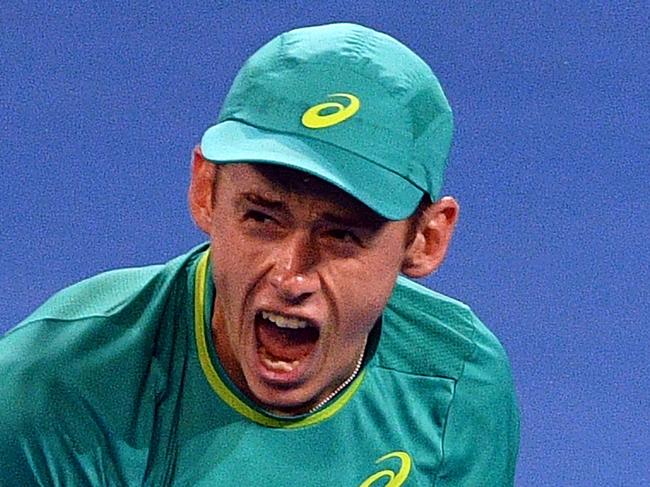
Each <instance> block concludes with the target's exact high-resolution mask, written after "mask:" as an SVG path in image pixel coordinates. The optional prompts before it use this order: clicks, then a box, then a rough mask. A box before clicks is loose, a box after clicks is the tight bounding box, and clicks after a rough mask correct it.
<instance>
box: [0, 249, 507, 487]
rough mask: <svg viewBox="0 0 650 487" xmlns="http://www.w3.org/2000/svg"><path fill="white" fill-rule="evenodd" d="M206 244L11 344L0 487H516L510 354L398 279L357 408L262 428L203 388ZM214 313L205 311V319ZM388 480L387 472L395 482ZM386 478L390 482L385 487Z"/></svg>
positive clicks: (107, 281) (1, 397) (3, 354)
mask: <svg viewBox="0 0 650 487" xmlns="http://www.w3.org/2000/svg"><path fill="white" fill-rule="evenodd" d="M205 248H206V247H205V246H201V247H198V248H196V249H193V250H192V251H191V252H190V253H188V254H186V255H184V256H181V257H179V258H177V259H175V260H173V261H171V262H169V263H168V264H166V265H164V266H153V267H146V268H140V269H131V270H120V271H113V272H109V273H106V274H102V275H100V276H97V277H94V278H92V279H90V280H87V281H83V282H81V283H79V284H77V285H74V286H72V287H70V288H68V289H66V290H64V291H62V292H60V293H58V294H57V295H55V296H54V297H53V298H51V300H49V301H48V302H47V303H45V304H44V305H43V306H42V307H41V308H40V309H39V310H37V311H36V312H35V313H34V314H33V315H32V316H31V317H29V318H28V319H27V320H25V321H24V322H23V323H22V324H21V325H19V326H18V327H17V328H15V329H14V330H12V331H10V332H9V333H8V334H7V335H6V336H5V337H3V338H2V339H0V370H1V371H2V375H3V378H2V381H0V485H3V486H4V485H12V486H13V485H21V486H23V485H24V486H30V485H61V486H62V485H65V486H71V485H74V486H76V485H155V486H164V485H199V486H200V485H206V486H208V485H220V486H242V485H259V486H286V485H309V486H326V485H327V486H329V485H351V486H357V485H361V484H362V482H363V481H364V480H366V479H368V478H370V477H371V476H372V475H373V474H377V473H378V472H384V473H383V474H377V475H378V476H379V477H380V479H379V480H377V483H375V484H373V485H375V486H378V485H385V481H386V479H387V478H388V476H389V475H391V474H392V475H395V474H396V472H397V471H399V469H400V466H401V467H404V466H405V460H404V458H405V457H402V458H401V459H400V458H398V457H397V456H392V457H388V458H386V459H384V460H382V461H379V463H375V462H377V461H378V460H379V459H380V458H381V457H383V456H384V455H386V454H389V453H392V452H397V451H400V452H405V453H406V454H407V455H408V457H407V458H410V460H411V462H412V464H411V467H410V471H409V472H408V475H407V476H406V481H405V483H404V484H403V485H436V486H452V485H453V486H474V485H480V486H499V487H502V486H507V485H512V482H513V480H512V479H513V474H514V464H515V459H516V453H517V446H518V413H517V406H516V402H515V398H514V392H513V387H512V381H511V375H510V370H509V366H508V362H507V359H506V356H505V354H504V352H503V349H502V348H501V346H500V345H499V343H498V341H497V340H496V339H495V338H494V337H493V336H492V335H491V334H490V333H489V331H488V330H487V329H486V328H485V327H484V326H483V325H482V324H481V323H480V322H479V321H478V319H477V318H476V317H475V316H474V314H473V313H472V312H471V311H470V310H469V308H467V307H466V306H465V305H463V304H461V303H458V302H456V301H454V300H451V299H449V298H446V297H444V296H441V295H439V294H436V293H433V292H431V291H428V290H426V289H425V288H423V287H421V286H419V285H417V284H413V283H412V282H410V281H407V280H405V279H402V278H400V280H399V282H398V284H397V286H396V289H395V292H394V294H393V296H392V298H391V301H390V303H389V306H388V308H387V310H386V312H385V314H384V317H383V321H382V329H381V339H380V341H379V344H378V345H377V348H376V350H375V353H374V355H373V354H371V357H369V360H367V362H366V366H365V367H366V375H365V379H364V381H363V383H362V384H361V387H360V388H359V390H358V391H357V393H356V394H355V395H354V396H353V397H352V399H351V400H350V401H349V402H348V403H347V404H346V405H345V406H344V407H343V408H342V409H341V410H340V411H339V412H337V413H336V414H335V415H334V416H333V417H331V418H330V419H328V420H326V421H323V422H320V423H318V424H315V425H313V426H309V427H306V428H301V429H295V430H288V429H281V428H267V427H264V426H261V425H259V424H257V423H254V422H252V421H250V420H248V419H247V418H245V417H243V416H241V415H240V414H239V413H238V412H237V411H235V410H233V409H231V408H230V407H229V406H227V405H226V404H225V403H224V402H223V401H222V400H221V399H220V398H219V397H218V396H217V395H216V394H215V392H214V391H213V390H212V388H211V387H210V385H209V384H208V382H207V380H206V378H205V376H204V374H203V370H202V368H201V366H200V364H199V361H198V356H197V349H196V342H195V339H194V338H195V337H194V332H193V324H194V316H193V314H194V310H193V302H194V301H193V299H194V296H193V288H194V272H195V268H196V264H197V261H198V257H199V256H200V255H201V252H202V251H203V250H205ZM202 312H203V310H202ZM389 472H390V473H389ZM382 482H383V483H382Z"/></svg>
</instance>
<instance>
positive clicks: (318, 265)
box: [189, 149, 458, 415]
mask: <svg viewBox="0 0 650 487" xmlns="http://www.w3.org/2000/svg"><path fill="white" fill-rule="evenodd" d="M217 172H218V181H217V183H216V184H215V178H216V177H217ZM189 203H190V208H191V212H192V215H193V217H194V220H195V221H196V223H197V225H198V226H199V228H201V229H202V230H203V231H204V232H205V233H206V234H207V235H208V236H209V238H210V241H211V244H212V254H211V258H212V264H213V265H212V269H213V276H212V277H213V279H214V283H215V287H216V289H217V292H216V298H215V303H214V308H213V309H214V312H213V318H212V338H213V342H214V345H215V348H216V352H217V355H218V356H219V359H220V360H221V362H222V364H223V366H224V369H225V370H226V372H227V373H228V375H229V376H230V378H231V379H232V380H233V382H234V383H235V384H236V385H237V386H238V387H239V388H240V389H241V390H242V391H243V392H244V393H245V394H247V395H248V396H249V397H250V398H251V399H252V400H253V401H255V402H256V403H257V404H259V405H261V406H263V407H264V408H266V409H268V410H269V411H272V412H274V413H276V414H284V415H293V414H300V413H304V412H306V411H308V410H309V409H310V408H312V407H314V406H315V405H317V404H319V402H320V401H322V400H323V399H324V398H326V397H327V396H328V394H330V393H331V392H332V391H334V390H335V389H336V387H337V386H338V385H340V384H341V383H342V382H343V381H345V380H346V379H347V378H348V377H349V376H350V375H351V374H352V373H353V371H354V369H355V366H356V364H357V361H358V360H359V357H360V356H361V354H362V352H363V350H364V347H365V345H366V340H367V337H368V334H369V333H370V331H371V329H372V327H373V326H374V324H375V323H376V321H377V319H378V318H379V316H380V315H381V313H382V310H383V309H384V307H385V305H386V303H387V301H388V298H389V297H390V294H391V292H392V290H393V287H394V285H395V282H396V278H397V275H398V273H399V272H402V273H404V274H405V275H407V276H410V277H423V276H426V275H428V274H430V273H431V272H433V271H434V270H435V269H436V268H437V267H438V266H439V265H440V263H441V262H442V260H443V259H444V255H445V252H446V250H447V247H448V245H449V242H450V240H451V236H452V233H453V229H454V225H455V223H456V220H457V217H458V204H457V203H456V201H455V200H454V199H453V198H450V197H445V198H442V199H441V200H439V201H436V202H434V203H432V204H431V205H430V206H429V207H428V208H426V210H425V211H424V212H422V213H421V214H420V215H419V218H417V220H415V221H411V220H401V221H389V220H386V219H384V218H382V217H380V216H379V215H377V214H376V213H374V212H373V211H372V210H370V209H369V208H367V207H366V206H365V205H363V204H362V203H360V202H359V201H357V200H356V199H354V198H352V197H351V196H349V195H347V194H346V193H344V192H342V191H341V190H339V189H338V188H335V187H334V186H332V185H330V184H328V183H326V182H324V181H321V180H319V179H318V178H314V177H310V176H308V175H306V174H304V173H301V172H298V171H294V170H290V169H286V168H281V167H278V166H275V167H272V166H265V165H251V164H245V163H238V164H227V165H220V166H217V165H215V164H213V163H210V162H208V161H206V160H205V159H204V158H203V157H202V156H201V153H200V151H199V150H198V149H197V150H195V151H194V158H193V163H192V181H191V185H190V191H189ZM413 229H415V231H413ZM408 236H413V238H412V239H411V240H410V241H407V237H408ZM261 310H267V311H272V312H276V313H281V314H283V315H286V316H290V317H298V318H301V319H308V320H309V321H310V323H311V324H312V325H314V326H317V327H318V329H319V338H318V341H317V344H316V347H315V349H314V351H313V352H312V353H311V354H310V355H309V356H308V357H306V358H304V359H301V360H299V365H298V366H296V367H295V370H293V371H292V372H291V373H282V372H278V371H277V370H273V369H272V368H271V369H270V368H269V367H268V366H266V365H265V364H264V362H263V361H262V360H261V356H262V352H260V349H259V341H258V338H257V335H256V327H255V325H254V323H255V316H256V314H257V313H259V312H260V311H261Z"/></svg>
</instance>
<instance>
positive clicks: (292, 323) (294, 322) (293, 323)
mask: <svg viewBox="0 0 650 487" xmlns="http://www.w3.org/2000/svg"><path fill="white" fill-rule="evenodd" d="M262 318H264V319H265V320H269V321H272V322H273V323H275V324H276V325H277V326H278V327H279V328H291V329H293V330H297V329H299V328H307V327H308V326H309V324H308V323H307V322H306V321H304V320H300V319H298V318H288V317H286V316H282V315H278V314H275V313H271V312H269V311H262Z"/></svg>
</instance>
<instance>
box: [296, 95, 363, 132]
mask: <svg viewBox="0 0 650 487" xmlns="http://www.w3.org/2000/svg"><path fill="white" fill-rule="evenodd" d="M328 96H329V97H330V98H331V97H334V96H338V97H341V98H346V99H347V100H348V101H349V102H350V104H349V105H348V106H345V105H343V104H342V103H339V102H336V101H326V102H325V103H319V104H318V105H315V106H313V107H311V108H310V109H308V110H307V111H306V112H305V113H303V114H302V124H303V125H304V126H305V127H307V128H310V129H323V128H325V127H331V126H332V125H336V124H337V123H341V122H343V121H344V120H347V119H348V118H350V117H351V116H352V115H354V114H355V113H357V112H358V111H359V107H360V106H361V102H360V101H359V99H358V98H357V97H356V96H354V95H350V94H349V93H332V94H331V95H328ZM328 108H333V109H335V110H336V111H335V112H333V113H328V114H327V115H321V113H322V112H323V110H327V109H328Z"/></svg>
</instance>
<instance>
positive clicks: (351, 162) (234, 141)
mask: <svg viewBox="0 0 650 487" xmlns="http://www.w3.org/2000/svg"><path fill="white" fill-rule="evenodd" d="M201 151H202V153H203V157H205V158H206V159H207V160H209V161H212V162H215V163H229V162H249V163H256V162H258V163H266V164H278V165H282V166H286V167H290V168H292V169H297V170H299V171H304V172H306V173H309V174H311V175H313V176H317V177H319V178H321V179H323V180H325V181H327V182H329V183H331V184H333V185H335V186H337V187H338V188H340V189H342V190H343V191H345V192H346V193H348V194H350V195H352V196H353V197H355V198H356V199H358V200H359V201H361V202H362V203H364V204H365V205H366V206H368V207H370V208H371V209H372V210H374V211H376V212H377V213H379V214H380V215H382V216H384V217H385V218H387V219H389V220H402V219H404V218H407V217H409V216H410V215H411V214H412V213H413V212H414V211H415V209H416V207H417V205H418V204H419V202H420V199H421V198H422V196H423V194H424V193H423V191H422V190H421V189H419V188H417V187H416V186H414V185H413V184H411V183H410V182H409V181H407V180H406V179H404V178H403V177H402V176H400V175H398V174H396V173H393V172H391V171H389V170H387V169H384V168H383V167H381V166H379V165H377V164H375V163H373V162H371V161H369V160H368V159H365V158H363V157H360V156H358V155H356V154H354V153H352V152H349V151H346V150H343V149H341V148H339V147H336V146H334V145H331V144H327V143H324V142H320V141H318V140H315V139H310V138H307V137H301V136H298V135H293V134H291V135H290V134H284V133H277V132H271V131H269V130H264V129H260V128H257V127H253V126H251V125H248V124H245V123H243V122H239V121H236V120H226V121H224V122H221V123H219V124H217V125H214V126H213V127H210V128H209V129H208V130H207V131H206V132H205V134H204V135H203V138H202V139H201Z"/></svg>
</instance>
